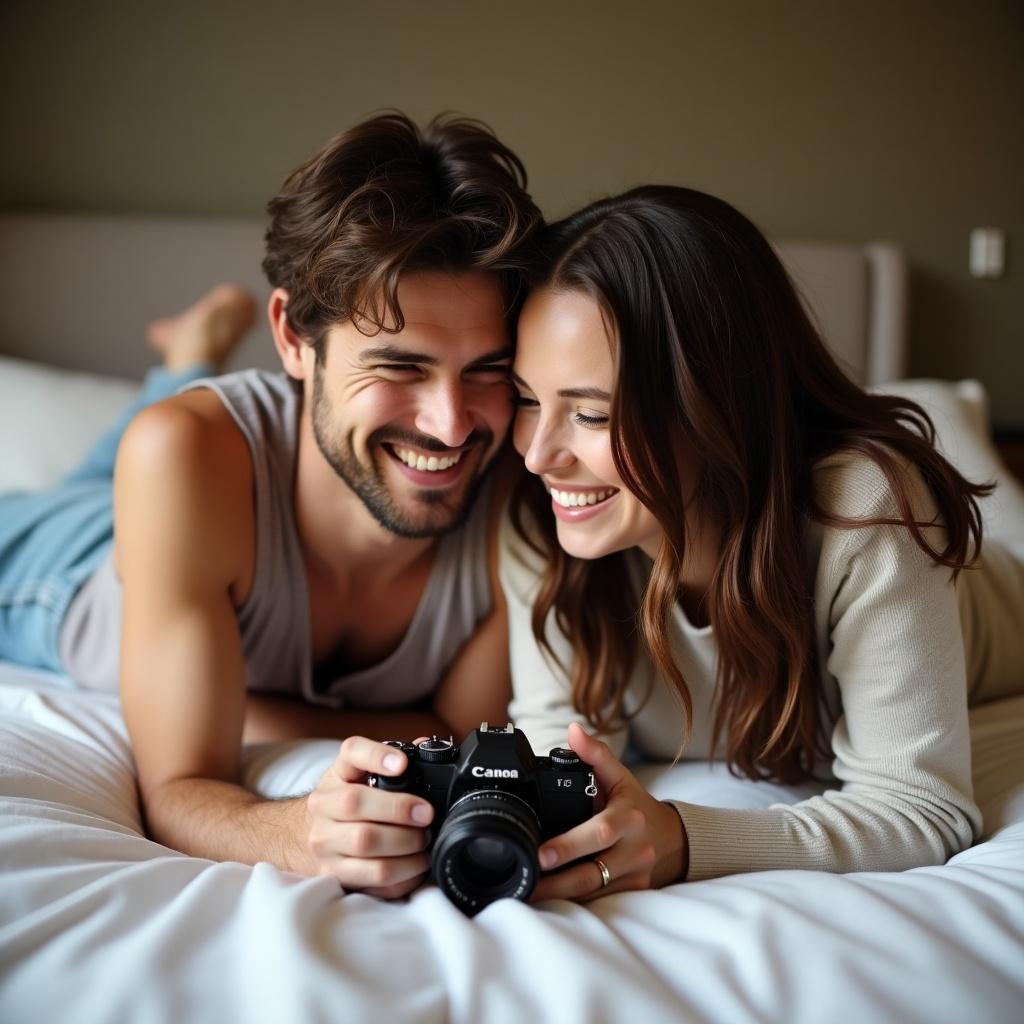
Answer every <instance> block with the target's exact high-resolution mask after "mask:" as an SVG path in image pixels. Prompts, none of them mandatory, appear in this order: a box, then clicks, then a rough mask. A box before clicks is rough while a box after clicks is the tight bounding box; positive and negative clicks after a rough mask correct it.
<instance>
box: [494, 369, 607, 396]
mask: <svg viewBox="0 0 1024 1024" xmlns="http://www.w3.org/2000/svg"><path fill="white" fill-rule="evenodd" d="M509 372H510V374H511V376H512V380H513V382H514V383H516V384H518V385H519V386H520V387H521V388H525V389H526V390H527V391H532V390H533V388H531V387H530V385H529V384H527V383H526V381H525V380H523V378H522V377H520V376H519V374H518V373H516V371H515V370H510V371H509ZM557 394H558V397H559V398H593V399H594V400H595V401H597V402H610V401H611V400H612V396H611V395H609V394H608V392H607V391H602V390H601V388H560V389H559V391H558V392H557Z"/></svg>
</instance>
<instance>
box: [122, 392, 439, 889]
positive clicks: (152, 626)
mask: <svg viewBox="0 0 1024 1024" xmlns="http://www.w3.org/2000/svg"><path fill="white" fill-rule="evenodd" d="M208 397H209V396H206V395H200V396H198V397H197V396H196V395H185V396H179V397H178V398H175V399H170V400H169V401H167V402H162V403H159V404H158V405H156V406H153V407H151V408H150V409H147V410H145V411H144V412H143V413H141V414H140V416H139V417H137V418H136V420H134V421H133V423H132V424H131V425H130V426H129V428H128V430H127V432H126V434H125V436H124V439H123V441H122V443H121V447H120V450H119V453H118V461H117V468H116V472H115V481H114V501H115V558H116V561H117V567H118V571H119V574H120V576H121V580H122V583H123V586H124V624H123V633H122V645H121V694H122V705H123V709H124V715H125V720H126V722H127V725H128V730H129V733H130V735H131V740H132V746H133V750H134V753H135V758H136V763H137V766H138V780H139V789H140V792H141V796H142V803H143V808H144V812H145V816H146V822H147V827H148V829H149V832H150V834H151V835H152V836H153V838H155V839H156V840H158V841H159V842H161V843H164V844H165V845H167V846H171V847H173V848H175V849H177V850H181V851H183V852H185V853H189V854H192V855H195V856H202V857H209V858H211V859H215V860H238V861H242V862H244V863H255V862H257V861H261V860H269V861H271V862H273V863H275V864H277V865H278V866H279V867H281V868H284V869H287V870H293V871H298V872H301V873H304V874H312V873H317V872H319V873H324V874H331V875H334V876H335V877H337V878H338V879H339V880H340V881H341V882H342V884H344V885H346V886H347V887H349V888H363V889H368V890H370V891H377V892H379V893H380V894H382V895H397V894H399V892H400V891H408V890H409V889H410V888H412V887H413V886H414V885H415V884H416V882H418V880H419V878H420V876H421V875H422V874H423V873H424V872H425V870H426V857H425V855H424V854H423V852H422V851H423V847H424V845H425V842H424V835H423V830H422V828H419V827H416V825H417V823H416V822H415V820H414V818H413V816H412V811H413V808H414V807H415V806H417V805H424V804H425V805H426V806H427V807H428V808H429V804H426V802H425V801H420V800H418V799H416V798H413V797H409V796H407V795H405V794H385V793H377V792H376V791H375V790H371V789H369V787H366V786H362V785H353V783H358V782H360V781H361V778H362V777H364V775H365V773H366V772H367V771H379V770H384V771H385V773H386V774H394V773H395V772H396V770H397V771H399V772H400V771H401V770H402V768H403V767H404V757H402V755H400V754H399V757H400V760H401V761H402V764H400V765H397V766H391V767H386V766H385V765H384V760H383V759H384V757H385V756H387V755H388V754H389V753H390V754H395V753H398V752H397V751H394V750H393V749H392V748H389V747H385V746H383V745H382V744H379V743H374V742H371V741H370V740H350V741H346V743H345V744H343V745H342V749H341V751H340V752H339V756H338V759H337V761H336V762H335V764H334V765H333V766H332V768H331V769H330V770H329V771H328V772H327V774H326V775H325V776H324V779H323V780H322V782H321V784H320V785H319V786H318V787H317V789H316V790H314V793H313V794H311V795H310V797H308V798H306V797H302V798H296V799H292V800H282V801H267V800H263V799H262V798H260V797H258V796H257V795H255V794H253V793H251V792H249V791H248V790H246V789H245V788H243V787H242V786H241V785H240V784H239V778H240V751H241V740H242V730H243V722H244V718H245V706H246V696H245V685H244V661H243V655H242V644H241V638H240V635H239V631H238V625H237V621H236V618H235V613H234V603H233V601H232V587H233V585H234V584H235V582H236V580H237V578H238V575H239V573H240V571H241V568H242V567H244V566H245V564H246V560H247V559H250V558H251V553H250V552H249V551H248V550H246V546H247V545H250V544H251V542H252V541H251V538H252V532H251V530H246V529H243V528H242V525H243V524H245V523H247V522H251V517H252V514H253V513H252V508H251V479H250V475H249V474H251V462H250V459H249V454H248V450H247V447H246V444H245V441H244V439H243V438H242V437H241V435H240V434H239V433H238V431H237V428H235V427H234V425H233V424H231V423H229V422H227V423H226V422H224V421H223V418H221V419H218V416H217V414H216V413H212V414H211V410H212V409H213V408H214V406H213V405H210V404H204V401H203V400H204V399H206V398H208ZM381 797H389V798H392V799H390V800H386V801H384V800H381V799H380V798H381ZM396 797H398V798H400V799H393V798H396Z"/></svg>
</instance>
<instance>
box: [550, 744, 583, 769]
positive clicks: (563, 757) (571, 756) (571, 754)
mask: <svg viewBox="0 0 1024 1024" xmlns="http://www.w3.org/2000/svg"><path fill="white" fill-rule="evenodd" d="M548 757H549V758H550V759H551V763H552V764H560V765H566V766H568V765H574V764H579V763H580V759H579V755H578V754H577V753H576V751H575V750H570V749H569V747H552V748H551V752H550V753H549V754H548Z"/></svg>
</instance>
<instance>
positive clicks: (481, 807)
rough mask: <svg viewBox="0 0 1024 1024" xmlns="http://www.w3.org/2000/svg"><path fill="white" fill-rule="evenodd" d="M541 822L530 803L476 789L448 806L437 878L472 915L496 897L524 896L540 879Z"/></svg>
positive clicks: (434, 863) (436, 857) (435, 858)
mask: <svg viewBox="0 0 1024 1024" xmlns="http://www.w3.org/2000/svg"><path fill="white" fill-rule="evenodd" d="M539 838H540V825H539V823H538V821H537V816H536V814H534V812H533V810H532V808H531V807H530V806H529V804H527V803H525V802H524V801H523V800H521V799H520V798H519V797H517V796H515V795H514V794H512V793H506V792H504V791H502V790H476V791H475V792H473V793H471V794H469V795H468V796H465V797H463V798H462V799H461V800H460V801H458V802H457V803H456V804H455V805H454V806H453V807H452V808H451V810H450V811H449V813H448V817H447V818H446V819H445V822H444V824H443V825H442V826H441V830H440V832H439V833H438V836H437V842H436V843H435V844H434V852H433V857H432V867H433V874H434V879H435V881H436V882H437V884H438V885H439V886H440V887H441V888H442V889H443V890H444V892H445V895H446V896H447V897H448V898H449V899H450V900H451V901H452V902H453V903H455V904H456V905H457V906H459V907H460V908H461V909H462V910H463V911H465V912H466V913H467V914H470V915H472V914H475V913H477V912H478V911H480V910H482V909H483V908H484V907H485V906H487V904H488V903H493V902H494V900H499V899H504V898H512V899H519V900H525V899H526V898H527V896H529V895H530V893H531V892H533V888H534V886H535V885H536V884H537V874H538V865H537V845H538V842H539Z"/></svg>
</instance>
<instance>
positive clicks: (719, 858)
mask: <svg viewBox="0 0 1024 1024" xmlns="http://www.w3.org/2000/svg"><path fill="white" fill-rule="evenodd" d="M668 802H669V803H671V804H672V806H673V807H675V809H676V810H677V811H678V812H679V816H680V817H681V818H682V819H683V827H684V828H685V829H686V837H687V840H688V842H689V845H690V865H689V870H688V871H687V874H686V880H687V881H688V882H699V881H701V880H702V879H705V878H719V877H720V876H722V875H738V874H742V873H744V872H747V871H776V870H786V869H788V868H804V869H809V870H812V871H813V870H818V871H822V870H829V868H830V863H829V860H830V859H829V857H828V854H827V852H825V851H820V853H819V851H816V850H815V849H814V848H813V847H809V846H808V845H807V844H806V842H802V841H801V840H800V839H799V838H798V837H797V835H796V834H795V832H796V829H795V828H794V821H793V815H792V814H791V812H790V810H789V808H787V807H782V806H780V807H770V808H768V809H766V810H757V811H747V810H737V809H735V808H729V807H706V806H705V805H703V804H688V803H684V802H683V801H681V800H671V801H668ZM821 854H824V856H821Z"/></svg>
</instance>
